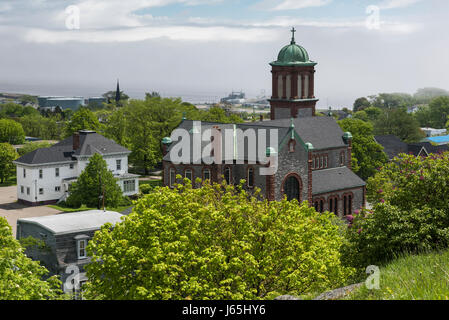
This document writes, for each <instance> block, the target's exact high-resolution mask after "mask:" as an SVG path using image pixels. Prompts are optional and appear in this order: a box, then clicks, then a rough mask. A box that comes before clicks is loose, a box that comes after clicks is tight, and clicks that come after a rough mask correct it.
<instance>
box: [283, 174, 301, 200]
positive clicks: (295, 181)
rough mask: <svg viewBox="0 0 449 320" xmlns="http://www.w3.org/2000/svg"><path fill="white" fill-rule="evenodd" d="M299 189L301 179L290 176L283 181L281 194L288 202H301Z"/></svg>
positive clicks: (295, 175) (296, 176)
mask: <svg viewBox="0 0 449 320" xmlns="http://www.w3.org/2000/svg"><path fill="white" fill-rule="evenodd" d="M301 188H302V183H301V178H300V177H299V176H298V175H297V174H290V175H288V176H287V177H286V178H285V179H284V182H283V184H282V189H281V192H282V194H284V195H286V196H287V200H288V201H292V200H293V199H296V200H298V201H299V202H301V192H302V191H301Z"/></svg>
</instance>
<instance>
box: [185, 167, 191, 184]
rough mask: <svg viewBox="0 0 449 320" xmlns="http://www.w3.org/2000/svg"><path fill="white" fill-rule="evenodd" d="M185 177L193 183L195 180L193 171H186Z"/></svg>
mask: <svg viewBox="0 0 449 320" xmlns="http://www.w3.org/2000/svg"><path fill="white" fill-rule="evenodd" d="M184 176H185V177H186V178H187V179H189V180H190V181H192V180H193V172H192V170H191V169H187V170H186V171H185V174H184Z"/></svg>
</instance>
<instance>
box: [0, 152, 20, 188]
mask: <svg viewBox="0 0 449 320" xmlns="http://www.w3.org/2000/svg"><path fill="white" fill-rule="evenodd" d="M18 157H19V155H18V154H17V152H16V149H14V147H13V146H12V145H10V144H9V143H0V181H1V183H3V182H5V180H6V179H8V178H9V177H10V176H12V175H13V174H14V172H15V170H16V166H15V165H14V164H13V163H12V162H13V161H14V160H16V159H17V158H18Z"/></svg>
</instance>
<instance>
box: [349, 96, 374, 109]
mask: <svg viewBox="0 0 449 320" xmlns="http://www.w3.org/2000/svg"><path fill="white" fill-rule="evenodd" d="M370 106H371V102H370V101H369V100H368V99H367V98H365V97H362V98H358V99H357V100H355V102H354V107H353V112H358V111H362V110H364V109H366V108H369V107H370Z"/></svg>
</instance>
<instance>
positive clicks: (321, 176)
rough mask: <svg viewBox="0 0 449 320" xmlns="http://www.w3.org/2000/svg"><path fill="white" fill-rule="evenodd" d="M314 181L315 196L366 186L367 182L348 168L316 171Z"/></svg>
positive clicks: (313, 174) (313, 190)
mask: <svg viewBox="0 0 449 320" xmlns="http://www.w3.org/2000/svg"><path fill="white" fill-rule="evenodd" d="M312 181H313V183H312V193H313V194H314V195H317V194H323V193H329V192H333V191H338V190H345V189H351V188H358V187H363V186H365V185H366V183H365V181H363V180H362V179H360V178H359V177H358V176H357V175H356V174H355V173H354V172H352V171H351V170H350V169H349V168H347V167H340V168H332V169H326V170H318V171H314V172H313V173H312Z"/></svg>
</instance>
